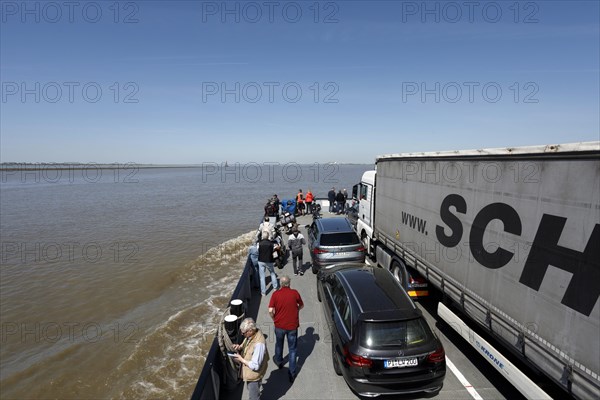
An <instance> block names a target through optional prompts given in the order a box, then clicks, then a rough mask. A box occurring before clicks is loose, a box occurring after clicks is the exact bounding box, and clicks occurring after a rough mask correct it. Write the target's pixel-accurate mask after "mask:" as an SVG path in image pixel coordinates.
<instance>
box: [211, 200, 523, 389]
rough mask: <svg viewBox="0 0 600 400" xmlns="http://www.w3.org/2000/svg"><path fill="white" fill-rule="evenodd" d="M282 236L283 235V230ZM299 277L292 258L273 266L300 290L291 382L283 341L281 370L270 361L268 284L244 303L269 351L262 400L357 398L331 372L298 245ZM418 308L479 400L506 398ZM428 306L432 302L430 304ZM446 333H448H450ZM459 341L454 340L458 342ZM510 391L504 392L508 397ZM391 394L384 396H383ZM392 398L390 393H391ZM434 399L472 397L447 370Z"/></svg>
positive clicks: (310, 277)
mask: <svg viewBox="0 0 600 400" xmlns="http://www.w3.org/2000/svg"><path fill="white" fill-rule="evenodd" d="M323 217H324V218H330V217H334V215H332V214H329V213H328V212H327V211H325V212H324V213H323ZM311 222H312V217H310V216H303V217H300V218H298V223H299V226H300V231H301V233H302V234H303V235H304V236H305V237H307V234H306V229H305V225H307V224H310V223H311ZM284 236H285V239H286V240H287V235H284ZM303 261H304V269H305V270H306V272H305V274H304V276H294V274H293V269H292V260H291V258H290V259H289V260H288V262H287V264H286V265H285V266H284V268H283V269H281V270H278V269H276V272H277V275H278V276H283V275H288V276H290V278H291V287H292V288H293V289H296V290H298V291H299V292H300V295H301V296H302V299H303V301H304V308H303V309H302V310H301V311H300V329H299V331H298V363H297V365H298V367H297V373H298V375H297V377H296V380H295V381H294V382H293V383H290V382H289V379H288V368H287V361H288V349H287V343H285V344H284V350H283V355H284V361H285V363H286V364H285V366H284V368H282V369H281V370H279V369H278V368H277V366H276V365H275V363H274V362H273V360H272V359H273V355H274V354H275V333H274V327H273V322H272V320H271V318H270V316H269V314H268V310H267V308H268V304H269V299H270V295H271V294H272V288H271V286H270V285H269V286H268V294H267V296H265V297H262V296H261V295H260V291H259V290H258V291H254V292H253V295H252V299H251V300H250V304H249V308H250V310H249V314H250V315H253V314H254V315H256V322H257V325H258V326H259V328H260V329H261V330H262V332H263V334H265V336H266V337H267V348H268V351H269V354H270V356H271V361H269V367H268V370H267V373H266V374H265V377H264V379H263V390H262V399H263V400H275V399H290V400H291V399H294V400H296V399H297V400H313V399H340V400H342V399H357V398H359V397H358V396H357V395H356V394H355V393H353V392H352V391H351V390H350V388H349V387H348V385H347V384H346V382H345V381H344V378H343V377H341V376H337V375H336V374H335V372H334V371H333V365H332V358H331V335H330V332H329V331H328V328H327V324H326V321H325V319H324V317H323V310H322V307H321V303H319V302H318V301H317V294H316V275H314V274H313V273H312V272H311V270H310V254H309V252H308V249H307V248H305V250H304V259H303ZM419 307H420V308H421V309H423V311H424V315H425V316H426V318H427V319H428V322H429V323H430V326H431V327H432V328H433V329H434V330H435V331H436V332H437V333H438V335H439V336H440V339H441V340H442V342H443V344H444V346H445V349H446V355H447V356H448V357H449V358H452V360H453V362H454V363H455V364H458V365H459V366H460V368H461V371H462V373H463V374H464V375H465V376H467V377H468V379H469V381H470V384H471V385H472V386H474V387H475V388H477V390H478V392H479V394H480V395H481V396H482V397H483V398H485V399H502V398H506V397H507V395H506V393H504V394H502V393H500V392H499V391H498V390H497V389H496V387H497V386H498V383H497V382H496V383H495V384H493V383H490V381H489V380H488V379H487V378H485V375H484V372H485V371H481V369H484V370H485V368H486V366H485V361H483V363H484V364H479V365H477V364H473V362H472V361H470V360H469V359H467V358H466V357H465V356H464V354H463V352H464V349H459V348H457V346H455V345H454V344H453V343H452V342H453V340H450V339H448V337H447V336H446V335H445V334H444V333H440V332H439V330H438V329H437V328H436V320H435V319H434V318H435V317H434V316H433V314H435V312H434V311H432V310H431V309H430V310H427V309H425V307H424V306H423V305H422V304H419ZM431 308H433V307H431ZM450 334H451V333H450ZM459 346H460V345H459ZM512 395H513V394H512V393H510V396H508V397H512ZM220 397H221V398H224V399H226V400H233V399H235V400H238V399H247V398H248V393H247V392H246V390H245V385H239V387H238V389H237V390H235V391H233V392H227V393H221V396H220ZM419 397H420V396H414V395H413V396H399V397H398V398H401V399H414V398H419ZM390 398H392V397H390V396H385V397H383V399H386V400H387V399H390ZM394 398H395V397H394ZM435 398H437V399H465V400H470V399H472V397H471V395H470V394H469V392H468V391H467V390H466V389H465V387H464V385H463V384H462V383H461V382H460V381H459V380H458V378H456V376H454V375H453V373H452V372H451V371H450V369H448V371H447V374H446V379H445V382H444V388H443V389H442V391H441V392H440V394H439V395H438V396H436V397H435Z"/></svg>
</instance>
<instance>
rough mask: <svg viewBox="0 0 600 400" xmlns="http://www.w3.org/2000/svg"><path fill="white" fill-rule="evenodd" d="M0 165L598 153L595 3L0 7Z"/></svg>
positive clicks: (599, 37)
mask: <svg viewBox="0 0 600 400" xmlns="http://www.w3.org/2000/svg"><path fill="white" fill-rule="evenodd" d="M0 3H1V7H2V8H1V12H2V17H1V18H2V20H1V25H0V80H1V83H2V93H1V97H2V98H1V102H0V107H1V110H0V134H1V136H0V161H1V162H30V163H36V162H83V163H87V162H97V163H126V162H133V163H140V164H201V163H203V162H224V161H228V162H229V163H232V162H242V163H244V162H245V163H249V162H298V163H314V162H317V163H327V162H334V161H335V162H340V163H372V162H373V161H374V159H375V157H376V156H377V155H381V154H389V153H403V152H420V151H445V150H466V149H479V148H495V147H515V146H524V145H541V144H559V143H571V142H580V141H597V140H600V116H599V113H600V111H599V110H600V101H599V97H600V78H599V77H600V67H599V63H600V53H599V49H600V43H599V42H600V27H599V26H600V8H599V7H600V6H599V4H600V2H598V1H472V2H468V1H457V2H453V1H426V2H424V1H320V2H317V1H266V0H265V1H262V0H261V1H256V2H252V1H250V2H248V1H226V2H225V1H146V0H139V1H100V0H98V1H91V2H87V1H75V2H63V1H56V2H53V1H29V2H22V1H1V2H0Z"/></svg>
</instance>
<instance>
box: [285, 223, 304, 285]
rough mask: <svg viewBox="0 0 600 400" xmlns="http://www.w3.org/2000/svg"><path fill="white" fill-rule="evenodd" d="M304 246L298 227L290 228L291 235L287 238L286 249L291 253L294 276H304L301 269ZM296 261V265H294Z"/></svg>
mask: <svg viewBox="0 0 600 400" xmlns="http://www.w3.org/2000/svg"><path fill="white" fill-rule="evenodd" d="M305 244H306V239H304V236H303V235H302V234H301V233H300V231H299V230H298V225H294V227H293V228H292V234H291V235H290V236H289V237H288V247H289V249H290V252H291V253H292V262H293V264H292V265H293V266H294V275H296V276H297V275H298V274H300V275H304V270H303V269H302V246H303V245H305ZM296 260H298V264H296Z"/></svg>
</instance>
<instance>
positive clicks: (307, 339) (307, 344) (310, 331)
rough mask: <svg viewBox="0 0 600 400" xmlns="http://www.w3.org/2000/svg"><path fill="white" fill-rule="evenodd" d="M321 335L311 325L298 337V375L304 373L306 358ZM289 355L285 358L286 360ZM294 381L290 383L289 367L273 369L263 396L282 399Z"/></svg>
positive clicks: (264, 386) (264, 387)
mask: <svg viewBox="0 0 600 400" xmlns="http://www.w3.org/2000/svg"><path fill="white" fill-rule="evenodd" d="M319 339H320V338H319V335H318V334H315V328H313V327H312V326H309V327H308V328H306V331H305V332H304V335H302V336H299V337H298V345H297V347H296V356H297V357H298V360H297V362H296V375H299V374H301V373H302V367H303V366H304V363H305V362H306V359H307V358H308V357H309V356H310V354H311V353H312V352H313V350H314V348H315V345H316V344H317V341H318V340H319ZM286 359H287V357H285V358H284V362H285V361H286ZM292 385H293V383H290V381H289V378H288V369H287V368H282V369H276V370H274V371H271V374H270V375H269V377H268V378H267V379H266V381H265V384H264V385H263V397H264V398H265V399H280V398H281V397H283V396H284V395H285V394H286V393H287V391H288V390H289V389H290V387H292Z"/></svg>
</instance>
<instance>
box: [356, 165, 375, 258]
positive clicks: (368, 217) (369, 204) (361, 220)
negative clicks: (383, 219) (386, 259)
mask: <svg viewBox="0 0 600 400" xmlns="http://www.w3.org/2000/svg"><path fill="white" fill-rule="evenodd" d="M352 196H353V197H354V198H355V199H356V200H357V201H358V221H357V223H356V233H357V234H358V237H359V238H360V240H361V241H362V242H363V246H365V248H366V249H367V253H368V254H369V255H371V256H372V255H373V251H372V248H371V247H370V246H371V242H372V240H371V239H372V237H373V211H374V208H375V171H367V172H365V173H364V174H363V176H362V179H361V181H360V183H359V184H357V185H354V186H353V188H352Z"/></svg>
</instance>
